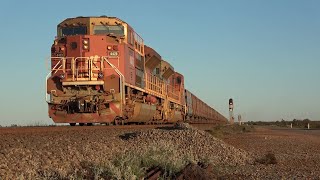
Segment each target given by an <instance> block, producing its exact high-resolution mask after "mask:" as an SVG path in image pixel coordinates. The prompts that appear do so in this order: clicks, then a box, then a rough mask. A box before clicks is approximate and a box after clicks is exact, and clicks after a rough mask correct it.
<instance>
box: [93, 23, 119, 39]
mask: <svg viewBox="0 0 320 180" xmlns="http://www.w3.org/2000/svg"><path fill="white" fill-rule="evenodd" d="M93 32H94V34H113V35H118V36H123V35H124V28H123V26H121V25H115V26H105V25H96V26H94V27H93Z"/></svg>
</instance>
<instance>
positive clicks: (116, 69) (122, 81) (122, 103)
mask: <svg viewBox="0 0 320 180" xmlns="http://www.w3.org/2000/svg"><path fill="white" fill-rule="evenodd" d="M102 58H103V59H104V60H105V61H106V62H107V63H108V64H109V65H110V66H111V67H112V68H113V69H114V70H115V71H116V73H117V74H118V75H119V77H120V87H121V88H120V100H121V103H120V109H121V111H120V116H122V109H123V108H122V107H123V105H125V103H126V102H125V98H124V97H123V96H124V93H123V92H124V86H125V85H124V80H125V79H124V75H123V74H122V73H121V72H120V71H119V69H118V68H117V67H116V66H115V65H113V64H112V63H111V62H110V61H109V60H108V56H103V57H102Z"/></svg>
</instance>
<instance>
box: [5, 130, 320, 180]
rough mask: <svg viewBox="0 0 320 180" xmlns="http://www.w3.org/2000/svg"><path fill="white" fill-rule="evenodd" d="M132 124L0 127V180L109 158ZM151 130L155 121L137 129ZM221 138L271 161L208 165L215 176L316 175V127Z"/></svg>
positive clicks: (319, 170)
mask: <svg viewBox="0 0 320 180" xmlns="http://www.w3.org/2000/svg"><path fill="white" fill-rule="evenodd" d="M196 127H198V128H199V129H202V130H205V129H210V128H211V127H210V126H208V125H202V126H201V125H200V126H199V125H198V126H196ZM137 129H141V127H139V126H133V127H122V128H120V129H114V127H112V126H111V127H110V126H93V127H68V126H67V127H28V128H0V179H17V178H19V177H20V178H21V177H22V175H23V177H24V178H26V179H33V177H36V176H38V175H39V174H40V175H41V174H45V173H46V172H47V171H50V172H52V171H57V172H59V173H60V174H61V173H62V174H63V173H67V172H65V171H66V169H74V168H76V166H75V165H77V164H81V163H82V162H88V161H89V162H93V163H100V162H101V160H103V159H111V158H113V157H114V156H115V154H116V152H121V151H122V150H123V149H124V148H125V147H126V145H127V144H126V142H125V141H123V140H121V138H119V137H120V136H121V135H123V134H125V133H131V132H134V131H137ZM150 129H154V126H148V127H146V128H144V129H143V130H139V131H147V130H150ZM168 133H172V132H170V131H168ZM208 136H210V134H209V133H208ZM222 140H223V141H224V142H226V143H227V144H230V145H232V146H234V147H235V148H239V149H243V150H245V151H247V152H248V153H249V154H251V155H252V157H253V158H254V159H257V160H259V159H263V158H264V157H265V155H266V154H268V153H269V154H273V155H274V157H275V161H276V163H275V164H272V163H267V164H261V162H253V163H248V164H245V165H239V166H221V165H219V166H213V173H215V177H217V178H218V179H320V130H300V129H287V128H282V129H281V128H274V127H256V128H255V131H252V132H247V133H241V134H229V135H224V136H223V137H222Z"/></svg>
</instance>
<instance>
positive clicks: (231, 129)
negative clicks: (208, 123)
mask: <svg viewBox="0 0 320 180" xmlns="http://www.w3.org/2000/svg"><path fill="white" fill-rule="evenodd" d="M252 131H254V127H253V126H247V125H242V126H240V125H237V124H235V125H232V126H231V125H219V126H216V127H214V128H213V129H211V130H207V132H209V133H210V134H211V135H213V136H214V137H216V138H223V136H225V135H229V134H239V133H246V132H252Z"/></svg>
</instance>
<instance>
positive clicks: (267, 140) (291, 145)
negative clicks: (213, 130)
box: [221, 127, 320, 179]
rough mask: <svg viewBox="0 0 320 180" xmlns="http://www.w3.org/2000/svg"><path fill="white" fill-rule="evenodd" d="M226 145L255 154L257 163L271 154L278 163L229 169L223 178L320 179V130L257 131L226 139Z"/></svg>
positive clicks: (263, 128)
mask: <svg viewBox="0 0 320 180" xmlns="http://www.w3.org/2000/svg"><path fill="white" fill-rule="evenodd" d="M223 141H225V142H226V143H228V144H230V145H233V146H234V147H237V148H241V149H243V150H246V151H248V152H251V153H253V154H254V156H256V157H257V158H258V159H259V157H261V158H262V157H264V156H265V155H266V154H268V153H269V154H274V155H275V158H276V161H277V163H276V164H268V165H264V164H259V163H256V164H253V165H246V166H242V167H239V168H236V169H228V170H225V173H221V176H224V175H223V174H225V177H228V176H229V177H230V176H231V177H237V176H238V177H242V178H243V179H245V178H252V179H256V178H262V179H320V130H306V129H289V128H277V127H256V128H255V131H254V132H249V133H242V134H230V135H226V136H224V137H223ZM222 171H224V170H222Z"/></svg>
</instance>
